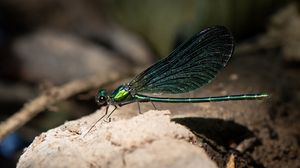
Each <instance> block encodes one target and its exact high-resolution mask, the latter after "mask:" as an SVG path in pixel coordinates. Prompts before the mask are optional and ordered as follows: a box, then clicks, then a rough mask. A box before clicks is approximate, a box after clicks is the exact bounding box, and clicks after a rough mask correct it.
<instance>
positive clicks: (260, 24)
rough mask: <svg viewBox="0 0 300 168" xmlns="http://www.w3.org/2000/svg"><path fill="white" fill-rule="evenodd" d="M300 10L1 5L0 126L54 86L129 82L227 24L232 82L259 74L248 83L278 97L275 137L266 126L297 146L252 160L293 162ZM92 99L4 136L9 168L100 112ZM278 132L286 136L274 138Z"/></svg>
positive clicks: (96, 3) (194, 0)
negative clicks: (95, 80) (45, 136)
mask: <svg viewBox="0 0 300 168" xmlns="http://www.w3.org/2000/svg"><path fill="white" fill-rule="evenodd" d="M299 4H300V3H299V2H298V1H292V0H277V1H272V0H243V1H241V0H164V1H159V0H144V1H140V0H123V1H117V0H88V1H87V0H73V1H60V0H43V1H41V0H27V1H23V0H1V1H0V111H1V112H0V121H4V120H6V119H7V118H9V117H10V116H11V115H13V114H14V113H16V112H17V111H18V110H20V109H21V108H22V106H23V105H24V103H26V102H28V101H30V100H32V99H33V98H35V97H37V96H38V95H39V94H40V93H42V92H43V91H44V90H47V89H48V88H51V87H52V86H59V85H62V84H65V83H67V82H70V81H72V80H75V79H84V78H87V77H89V76H92V75H98V76H99V80H101V79H102V78H103V79H105V77H106V76H107V75H110V74H114V73H116V74H121V76H122V74H123V76H125V77H128V78H130V77H132V76H130V75H128V74H136V73H137V72H140V71H141V70H142V69H144V68H146V67H147V66H149V65H151V64H152V63H154V62H155V61H156V60H158V59H160V58H163V57H166V56H167V55H168V53H170V51H172V49H174V48H175V47H176V46H177V45H178V44H180V43H181V42H183V41H185V40H186V39H188V38H189V37H190V36H191V35H193V34H194V33H196V32H199V31H201V30H202V29H204V28H206V27H210V26H213V25H224V26H226V27H227V28H228V29H229V30H230V31H231V32H232V33H233V35H234V37H235V41H236V50H235V54H234V56H233V59H232V60H231V61H232V62H233V63H232V66H233V68H232V69H231V70H229V71H230V74H231V76H230V77H231V79H232V80H236V79H237V78H238V77H239V76H238V75H236V74H237V73H238V72H239V71H240V69H243V70H244V71H248V72H252V76H259V77H260V78H259V79H258V80H257V81H255V80H252V82H251V83H248V82H244V84H245V85H248V86H249V85H250V86H251V87H252V86H255V85H258V88H259V89H261V90H263V91H264V90H265V91H268V92H270V93H271V94H272V96H273V97H272V99H273V100H272V103H270V106H268V107H269V108H268V110H267V111H266V114H267V115H268V116H267V118H268V120H270V123H271V124H270V125H271V127H272V128H273V125H275V126H274V130H275V133H274V135H273V134H272V133H273V132H272V131H273V129H272V130H271V131H270V130H269V128H268V129H267V130H269V132H271V133H270V135H269V134H268V138H269V139H272V138H274V137H273V136H275V140H278V139H276V136H277V138H278V135H277V134H279V135H280V136H279V137H281V135H282V136H283V137H285V136H287V137H288V138H287V139H289V140H291V139H292V141H291V143H290V141H288V142H289V144H285V143H284V144H283V141H285V142H286V140H282V139H281V140H282V141H281V140H278V143H277V141H276V143H275V142H274V143H271V144H270V145H269V146H266V147H265V148H263V149H261V150H258V151H257V150H256V151H255V150H254V151H251V152H250V153H251V155H252V156H253V157H254V158H255V159H256V160H257V161H258V162H263V164H264V165H267V166H268V165H269V166H272V164H274V165H279V166H280V164H279V163H282V165H283V166H284V165H285V164H287V163H291V165H295V164H294V163H295V162H296V161H297V160H299V156H298V154H299V145H300V133H299V128H300V127H299V124H297V121H299V119H300V115H299V107H298V103H299V102H300V87H299V86H300V85H299V84H300V79H299V72H300V67H299V65H300V29H299V27H300V12H299V11H300V5H299ZM239 60H241V61H239ZM234 62H236V63H234ZM241 62H243V63H241ZM249 62H250V63H251V64H250V63H249ZM247 63H249V64H247ZM256 65H257V66H256ZM245 68H246V69H245ZM241 71H242V70H241ZM230 74H226V75H227V76H228V75H230ZM249 74H250V73H249ZM126 75H127V76H126ZM224 75H225V74H224ZM245 79H247V76H246V77H245ZM246 91H247V89H246ZM94 93H95V90H91V91H89V92H85V93H81V94H79V95H76V96H74V97H72V98H70V99H67V100H64V101H62V102H59V103H57V104H55V105H53V106H50V107H48V108H47V110H45V111H43V112H42V113H40V114H39V115H38V116H36V117H35V118H33V119H32V120H31V121H30V122H29V123H27V124H26V125H24V126H23V127H21V128H20V129H18V130H17V131H15V132H13V133H11V134H9V135H8V136H6V137H5V138H4V139H3V140H2V141H1V142H0V165H1V167H14V166H15V165H16V162H17V160H18V158H19V156H20V154H21V153H22V151H23V149H24V148H25V147H26V146H28V145H29V144H30V142H31V141H32V140H33V139H34V137H35V136H37V135H39V134H40V133H41V132H43V131H46V130H48V129H50V128H53V127H56V126H59V125H61V124H63V123H64V122H65V121H67V120H72V119H76V118H79V117H81V116H84V115H87V114H90V113H92V112H94V111H95V110H96V109H97V106H96V104H95V103H94V97H93V96H94V95H93V94H94ZM278 123H280V124H282V126H281V127H280V128H277V126H276V125H278ZM280 124H279V125H280ZM268 127H269V126H268ZM255 129H257V130H259V129H260V128H255ZM277 129H278V130H284V131H283V133H282V134H281V133H278V132H277V133H276V130H277ZM297 130H298V131H297ZM279 132H280V131H279ZM257 134H258V136H259V135H260V133H257ZM279 139H280V138H279ZM275 140H274V141H275ZM274 145H275V147H274ZM276 145H277V146H276ZM287 146H288V147H287ZM286 148H289V149H291V150H287V149H286ZM292 149H293V150H292ZM265 151H268V152H265ZM264 152H265V153H264ZM273 152H274V155H273V154H272V153H273ZM280 152H281V153H280ZM263 158H264V159H265V158H269V160H268V159H266V160H268V162H269V163H264V161H263V160H264V159H263ZM272 161H273V162H272ZM297 163H298V164H299V162H297ZM272 167H273V166H272Z"/></svg>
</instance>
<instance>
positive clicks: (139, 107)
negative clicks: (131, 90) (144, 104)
mask: <svg viewBox="0 0 300 168" xmlns="http://www.w3.org/2000/svg"><path fill="white" fill-rule="evenodd" d="M136 103H137V105H138V109H139V114H143V113H142V112H141V106H140V103H139V102H138V101H137V102H136Z"/></svg>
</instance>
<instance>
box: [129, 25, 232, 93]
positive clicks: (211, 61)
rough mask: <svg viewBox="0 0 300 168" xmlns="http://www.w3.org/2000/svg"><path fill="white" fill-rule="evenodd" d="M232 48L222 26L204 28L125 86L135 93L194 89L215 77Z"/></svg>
mask: <svg viewBox="0 0 300 168" xmlns="http://www.w3.org/2000/svg"><path fill="white" fill-rule="evenodd" d="M233 49H234V42H233V37H232V35H231V33H230V32H229V31H228V30H227V29H226V28H225V27H222V26H215V27H211V28H207V29H205V30H203V31H201V32H199V33H197V34H196V35H194V36H193V37H192V38H191V39H189V40H188V41H186V42H185V43H183V44H181V45H180V46H179V47H177V48H176V49H175V50H174V51H173V52H172V53H171V54H170V55H169V56H168V57H166V58H164V59H162V60H160V61H159V62H157V63H156V64H154V65H152V66H150V67H149V68H148V69H146V70H145V71H144V72H142V73H141V74H139V75H138V76H136V77H135V79H133V80H132V81H131V82H130V83H129V86H130V88H132V89H133V90H134V91H135V92H137V93H172V94H176V93H185V92H189V91H192V90H195V89H197V88H199V87H201V86H203V85H205V84H207V83H209V82H210V81H211V80H212V79H214V78H215V76H216V74H217V73H218V72H219V71H220V70H221V69H222V68H223V67H224V66H225V65H226V63H227V61H228V60H229V58H230V56H231V55H232V53H233Z"/></svg>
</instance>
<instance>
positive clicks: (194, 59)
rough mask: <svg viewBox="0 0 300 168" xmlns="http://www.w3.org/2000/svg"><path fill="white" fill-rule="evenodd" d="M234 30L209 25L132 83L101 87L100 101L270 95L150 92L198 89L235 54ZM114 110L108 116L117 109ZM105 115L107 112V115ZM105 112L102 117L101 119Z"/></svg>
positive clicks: (207, 99) (116, 103)
mask: <svg viewBox="0 0 300 168" xmlns="http://www.w3.org/2000/svg"><path fill="white" fill-rule="evenodd" d="M233 50H234V42H233V37H232V35H231V33H230V32H229V31H228V30H227V29H226V28H225V27H222V26H215V27H211V28H207V29H205V30H203V31H201V32H199V33H197V34H195V35H194V36H192V37H191V38H190V39H189V40H188V41H186V42H185V43H183V44H181V45H180V46H178V47H177V48H176V49H175V50H174V51H173V52H171V53H170V55H169V56H168V57H166V58H164V59H162V60H160V61H158V62H157V63H155V64H153V65H152V66H150V67H149V68H148V69H146V70H145V71H143V72H142V73H140V74H139V75H137V76H136V77H135V78H134V79H133V80H132V81H131V82H129V83H128V84H123V85H120V86H119V87H118V88H117V89H115V90H114V91H113V92H112V93H111V94H108V93H107V92H106V91H105V90H103V89H101V90H99V92H98V93H97V95H96V102H97V104H98V105H100V106H106V113H105V115H107V112H108V107H109V106H110V105H112V106H114V107H115V109H116V108H117V107H118V106H119V107H120V106H123V105H126V104H130V103H133V102H138V103H139V102H165V103H179V102H180V103H201V102H214V101H229V100H250V99H260V98H264V97H267V96H268V95H267V94H265V93H255V94H241V95H228V96H213V97H200V98H172V97H154V96H149V95H147V94H151V93H152V94H153V93H162V94H163V93H167V94H179V93H186V92H190V91H193V90H196V89H198V88H200V87H202V86H203V85H205V84H208V83H209V82H210V81H212V80H213V79H214V78H215V76H216V75H217V73H218V72H219V71H220V70H222V69H223V68H224V67H225V65H226V64H227V62H228V60H229V59H230V57H231V55H232V54H233ZM115 109H114V110H113V111H112V112H110V114H109V115H108V116H107V118H109V117H110V115H111V114H112V113H113V112H114V111H115ZM105 115H104V116H105ZM104 116H102V117H101V118H100V119H99V120H101V119H102V118H103V117H104Z"/></svg>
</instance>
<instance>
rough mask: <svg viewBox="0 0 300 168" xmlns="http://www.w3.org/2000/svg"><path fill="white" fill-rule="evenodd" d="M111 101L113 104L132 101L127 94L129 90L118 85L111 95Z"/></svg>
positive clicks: (124, 86)
mask: <svg viewBox="0 0 300 168" xmlns="http://www.w3.org/2000/svg"><path fill="white" fill-rule="evenodd" d="M110 97H111V99H113V100H114V101H115V102H121V101H126V100H132V99H133V98H132V96H131V94H130V92H129V88H128V86H126V85H120V86H119V87H118V88H117V89H116V90H114V91H113V92H112V94H111V96H110Z"/></svg>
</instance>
